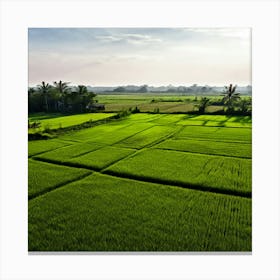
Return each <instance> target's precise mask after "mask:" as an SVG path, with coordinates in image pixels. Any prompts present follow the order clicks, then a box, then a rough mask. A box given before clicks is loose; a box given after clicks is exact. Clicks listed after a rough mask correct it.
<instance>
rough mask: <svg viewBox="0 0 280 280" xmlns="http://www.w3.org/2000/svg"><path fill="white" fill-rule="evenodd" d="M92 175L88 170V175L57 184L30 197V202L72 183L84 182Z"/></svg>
mask: <svg viewBox="0 0 280 280" xmlns="http://www.w3.org/2000/svg"><path fill="white" fill-rule="evenodd" d="M92 174H93V172H92V171H89V170H88V173H86V174H83V175H80V176H79V177H77V178H75V179H74V180H68V181H65V182H63V183H60V184H57V185H55V186H52V187H49V188H47V189H45V190H43V191H40V192H38V193H36V194H33V195H28V200H32V199H34V198H37V197H39V196H43V195H45V194H47V193H50V192H52V191H54V190H57V189H59V188H61V187H64V186H66V185H69V184H71V183H74V182H77V181H80V180H82V179H84V178H86V177H88V176H90V175H92Z"/></svg>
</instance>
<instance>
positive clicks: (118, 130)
mask: <svg viewBox="0 0 280 280" xmlns="http://www.w3.org/2000/svg"><path fill="white" fill-rule="evenodd" d="M151 126H153V124H151V123H132V122H130V121H127V120H125V121H122V122H120V123H118V122H117V123H116V124H114V125H111V124H105V125H100V126H97V127H93V128H90V129H85V130H82V131H79V132H77V133H73V134H70V135H69V136H67V137H62V138H61V139H73V138H74V139H75V140H78V141H83V142H96V143H102V144H107V145H110V144H114V143H116V142H119V141H121V140H123V139H125V138H127V137H130V136H131V135H134V134H136V133H138V132H140V131H143V130H146V129H148V128H149V127H151Z"/></svg>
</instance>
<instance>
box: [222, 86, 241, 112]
mask: <svg viewBox="0 0 280 280" xmlns="http://www.w3.org/2000/svg"><path fill="white" fill-rule="evenodd" d="M236 88H237V85H235V86H232V84H230V85H229V87H227V86H225V90H224V92H223V93H222V95H223V99H222V101H223V103H224V104H225V105H226V106H227V112H229V113H231V112H233V111H234V102H235V101H236V100H238V99H239V98H240V94H239V93H236V92H235V90H236Z"/></svg>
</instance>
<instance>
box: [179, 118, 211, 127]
mask: <svg viewBox="0 0 280 280" xmlns="http://www.w3.org/2000/svg"><path fill="white" fill-rule="evenodd" d="M206 123H207V121H198V120H192V119H182V120H180V121H178V122H177V125H198V126H203V125H205V124H206Z"/></svg>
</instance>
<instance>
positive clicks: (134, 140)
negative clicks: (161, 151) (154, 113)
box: [118, 126, 175, 149]
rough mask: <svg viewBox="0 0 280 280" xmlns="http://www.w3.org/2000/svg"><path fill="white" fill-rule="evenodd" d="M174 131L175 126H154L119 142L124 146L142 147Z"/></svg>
mask: <svg viewBox="0 0 280 280" xmlns="http://www.w3.org/2000/svg"><path fill="white" fill-rule="evenodd" d="M172 132H175V129H174V127H171V126H154V127H151V128H149V129H147V130H145V131H143V132H140V133H137V134H136V135H133V136H131V137H129V138H127V139H125V140H123V141H121V142H119V143H118V145H119V146H122V147H128V148H135V149H140V148H143V147H144V146H147V145H149V144H152V143H154V142H155V141H158V140H160V139H161V138H163V137H166V136H168V135H170V134H171V133H172Z"/></svg>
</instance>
